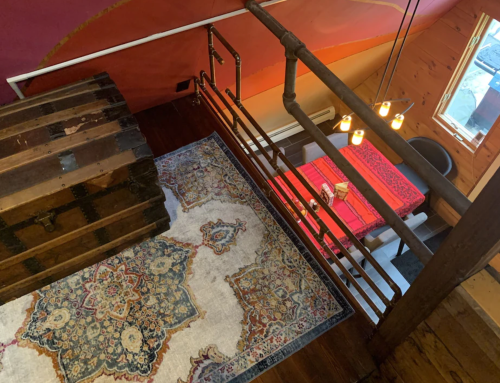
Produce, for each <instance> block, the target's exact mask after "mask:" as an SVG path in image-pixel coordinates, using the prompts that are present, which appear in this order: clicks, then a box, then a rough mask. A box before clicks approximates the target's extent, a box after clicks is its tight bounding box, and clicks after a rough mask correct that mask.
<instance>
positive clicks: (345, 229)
mask: <svg viewBox="0 0 500 383" xmlns="http://www.w3.org/2000/svg"><path fill="white" fill-rule="evenodd" d="M226 93H227V94H228V95H229V97H230V98H231V99H232V100H233V101H234V102H235V104H236V106H237V107H238V108H239V109H240V111H241V112H242V114H243V115H244V116H245V117H246V118H247V119H248V121H250V123H251V124H252V126H253V127H254V128H255V129H256V130H257V132H258V133H259V134H260V135H261V137H263V138H264V140H265V141H266V142H267V144H268V145H269V147H270V148H271V149H272V150H273V152H274V153H277V154H278V156H279V158H280V159H281V160H282V161H283V163H284V164H285V165H286V166H287V167H288V169H290V171H291V172H292V174H293V175H294V176H295V177H296V178H297V179H298V180H299V181H300V182H301V183H302V185H303V186H304V187H305V188H306V189H307V191H308V192H309V193H310V194H311V196H312V197H314V199H315V200H316V201H317V202H318V203H319V205H320V206H321V207H322V208H323V210H324V211H325V212H326V213H327V214H328V216H329V217H330V218H331V219H332V220H333V221H334V222H335V224H337V225H338V226H339V228H340V230H342V232H344V233H345V234H346V235H347V237H348V238H349V240H350V241H351V243H352V244H353V245H354V246H355V247H356V248H357V249H358V250H359V251H360V252H361V254H363V256H364V257H365V258H366V259H367V260H368V261H369V262H370V264H371V265H372V266H373V268H374V269H375V270H376V271H377V272H378V273H379V274H380V275H381V276H382V278H383V279H384V280H385V281H386V282H387V284H388V285H389V287H390V288H391V289H392V290H393V291H394V296H393V298H392V302H395V301H397V300H398V299H399V298H400V297H401V289H400V288H399V286H398V285H397V284H396V283H394V282H393V281H392V279H391V278H390V277H389V275H388V274H387V273H386V271H385V270H384V269H383V268H382V267H381V266H380V264H379V263H378V262H377V261H376V260H375V258H374V257H373V256H372V255H371V253H370V252H369V251H368V250H367V249H366V247H364V246H363V244H362V243H361V242H360V240H359V239H358V238H357V237H356V236H355V235H354V234H353V233H352V232H351V230H349V228H348V227H347V226H346V224H345V223H344V221H342V220H341V219H340V218H339V217H338V216H337V214H335V213H334V212H333V210H332V209H331V208H330V207H329V206H328V204H327V203H326V202H325V201H323V199H322V198H321V196H320V195H319V194H318V193H317V191H316V190H315V189H314V188H313V187H312V186H311V185H310V184H309V182H307V180H306V179H305V178H304V176H303V175H302V174H301V173H300V172H299V171H298V170H297V169H296V168H295V166H293V164H292V163H291V162H290V160H289V159H288V158H287V157H286V156H285V155H284V154H283V153H282V152H281V151H280V150H279V147H278V146H277V145H276V144H275V143H274V142H273V141H272V140H271V138H270V137H269V136H268V135H267V134H266V132H265V131H264V129H262V127H261V126H260V125H259V123H258V122H257V121H256V120H255V119H254V118H253V116H252V115H251V114H250V113H249V112H248V110H247V109H246V108H245V107H244V106H243V104H242V103H241V102H236V101H235V98H234V96H233V95H232V93H231V91H230V90H229V89H227V90H226Z"/></svg>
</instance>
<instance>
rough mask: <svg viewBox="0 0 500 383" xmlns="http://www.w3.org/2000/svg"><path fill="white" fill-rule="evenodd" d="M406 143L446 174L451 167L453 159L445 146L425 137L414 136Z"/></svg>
mask: <svg viewBox="0 0 500 383" xmlns="http://www.w3.org/2000/svg"><path fill="white" fill-rule="evenodd" d="M408 143H409V144H410V145H411V146H413V147H414V148H415V150H416V151H417V152H419V153H420V154H421V155H422V156H423V157H424V158H425V159H426V160H427V161H429V163H430V164H431V165H432V166H434V167H435V168H436V169H437V170H439V171H440V172H441V174H442V175H443V176H445V177H446V176H447V175H448V173H449V172H450V171H451V168H452V167H453V160H452V159H451V156H450V155H449V154H448V152H447V151H446V149H445V148H443V147H442V146H441V145H439V144H438V143H437V142H436V141H434V140H431V139H430V138H427V137H414V138H410V139H409V140H408Z"/></svg>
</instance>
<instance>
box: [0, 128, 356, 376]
mask: <svg viewBox="0 0 500 383" xmlns="http://www.w3.org/2000/svg"><path fill="white" fill-rule="evenodd" d="M156 164H157V167H158V170H159V173H160V180H161V182H162V185H163V187H164V191H165V193H166V195H167V208H168V210H169V213H170V215H171V217H172V228H171V230H169V231H168V232H165V233H163V235H160V236H158V237H155V238H153V239H151V240H148V241H145V242H143V243H141V244H139V245H137V246H135V247H133V248H130V249H128V250H126V251H124V252H122V253H120V254H118V255H116V256H114V257H111V258H109V259H107V260H106V261H103V262H100V263H98V264H96V265H94V266H91V267H88V268H86V269H84V270H82V271H80V272H78V273H75V274H73V275H71V276H70V277H68V278H65V279H62V280H60V281H58V282H56V283H53V284H52V285H50V286H47V287H45V288H43V289H41V290H38V291H36V292H34V293H33V294H30V295H26V296H24V297H22V298H19V299H17V300H15V301H13V302H10V303H8V304H6V305H4V306H2V307H0V381H1V382H2V383H8V382H15V383H18V382H43V383H47V382H54V383H55V382H68V383H69V382H75V383H76V382H96V383H97V382H99V383H104V382H115V381H116V380H120V379H124V380H128V381H140V382H162V383H183V382H190V383H194V382H200V383H201V382H216V383H219V382H221V383H222V382H229V381H231V382H239V383H242V382H249V381H250V380H252V379H253V378H255V377H256V376H257V375H259V374H260V373H262V372H263V371H265V370H267V369H268V368H270V367H272V366H273V365H275V364H276V363H278V362H280V361H281V360H283V359H284V358H286V357H287V356H289V355H291V354H292V353H293V352H295V351H297V350H299V349H300V348H302V347H303V346H304V345H305V344H307V343H308V342H310V341H311V340H313V339H314V338H316V337H317V336H319V335H320V334H321V333H323V332H324V331H326V330H328V329H330V328H331V327H333V326H334V325H335V324H337V323H339V322H340V321H341V320H343V319H345V318H347V317H348V316H350V315H351V314H352V312H353V311H352V309H351V307H350V306H349V305H348V304H347V302H346V300H345V299H344V297H343V296H342V295H341V294H340V293H339V292H338V291H337V289H336V288H335V286H334V285H333V283H332V282H331V281H330V280H329V279H328V277H327V276H326V275H325V274H324V272H323V271H322V270H321V268H320V267H319V266H318V264H317V263H316V262H315V261H314V260H313V259H312V257H311V255H310V254H309V253H308V252H307V250H306V249H305V248H304V246H303V245H302V244H301V242H300V241H299V240H298V238H297V237H296V236H295V234H294V233H293V232H292V231H291V230H290V228H289V227H288V226H287V224H286V223H285V221H284V220H283V219H282V217H281V216H280V215H279V214H278V213H277V211H276V210H275V209H274V208H273V207H272V205H270V203H269V202H268V200H267V199H266V198H265V197H264V195H263V194H262V193H261V192H260V190H259V189H258V188H257V187H256V185H255V184H254V182H253V181H252V180H251V178H250V177H249V176H248V174H247V173H246V172H245V171H244V169H243V168H242V166H241V165H240V164H239V163H238V161H237V160H236V159H235V157H234V156H233V154H232V153H231V152H230V151H229V149H228V148H227V146H226V145H225V144H224V143H223V142H222V140H221V139H220V138H219V136H218V135H216V134H213V135H212V136H210V137H209V138H207V139H204V140H202V141H199V142H197V143H195V144H192V145H190V146H188V147H184V148H182V149H180V150H178V151H176V152H174V153H169V154H167V155H165V156H163V157H161V158H158V159H157V161H156Z"/></svg>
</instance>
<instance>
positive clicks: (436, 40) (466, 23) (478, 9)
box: [339, 0, 500, 225]
mask: <svg viewBox="0 0 500 383" xmlns="http://www.w3.org/2000/svg"><path fill="white" fill-rule="evenodd" d="M491 3H495V4H491ZM499 3H500V2H491V1H487V0H462V1H461V2H460V3H458V4H457V5H456V6H455V7H454V8H452V9H451V10H450V11H449V12H448V13H446V14H445V15H444V16H443V17H442V18H441V19H439V20H438V21H437V22H436V23H434V24H433V25H432V26H431V27H430V28H428V29H427V30H426V31H424V32H423V33H422V34H421V35H420V36H418V37H417V38H416V39H415V40H414V41H412V42H411V43H408V44H407V45H406V46H405V48H404V51H403V54H402V56H401V59H400V62H399V65H398V68H397V71H396V73H395V75H394V78H393V81H392V83H391V87H390V89H389V92H388V94H387V98H411V100H412V101H413V102H415V105H414V107H413V108H412V109H411V110H410V111H409V112H408V113H407V114H406V116H405V123H404V124H403V127H402V128H401V130H400V131H399V133H400V134H401V136H403V137H404V138H405V139H409V138H412V137H416V136H423V137H429V138H431V139H433V140H435V141H437V142H439V143H440V144H441V145H443V146H444V147H445V148H446V149H447V150H448V152H449V153H450V155H451V157H452V158H453V161H454V162H455V166H456V170H455V173H456V177H455V179H454V181H453V182H454V183H455V185H456V186H457V187H458V188H459V189H460V190H461V191H462V192H463V193H464V194H465V195H468V194H469V193H470V192H471V191H472V189H473V188H474V186H475V185H476V183H477V182H478V181H479V179H480V178H481V177H482V176H483V174H484V173H485V171H486V170H487V169H488V167H489V166H490V165H491V163H492V162H493V161H494V160H495V158H496V157H497V156H498V154H499V152H500V124H496V125H495V126H493V127H492V129H491V130H490V133H489V134H488V135H487V136H486V138H485V139H484V141H483V143H482V144H481V146H480V147H479V148H478V149H476V151H473V150H472V149H470V148H469V147H468V146H467V145H465V144H463V143H461V142H460V141H458V140H457V139H456V138H454V137H453V136H452V135H451V134H450V133H449V131H447V130H446V129H445V128H443V127H442V126H441V125H440V124H439V123H438V122H437V121H436V120H435V119H434V118H433V116H434V113H435V111H436V110H437V108H438V106H439V103H440V100H441V98H442V96H443V94H444V93H445V91H446V88H447V86H448V84H449V83H450V80H451V78H452V76H453V74H454V72H455V70H456V68H457V66H458V64H459V62H460V59H461V57H462V55H463V52H464V51H465V49H466V47H467V44H468V43H469V40H470V38H471V37H472V34H473V32H474V29H475V27H476V24H477V21H478V19H479V16H480V15H481V14H482V12H485V13H487V14H489V15H490V16H491V17H494V18H496V19H499V20H500V5H499ZM390 69H392V68H390ZM383 70H384V68H380V69H379V70H378V71H377V72H375V73H374V74H373V75H372V76H370V77H369V78H368V79H367V80H366V81H365V82H363V83H362V84H361V85H359V86H358V87H356V88H355V89H354V91H355V93H356V94H358V95H359V96H360V97H361V98H362V99H363V100H364V101H366V102H367V103H369V102H373V100H374V98H375V94H376V92H377V88H378V86H379V84H380V80H381V77H382V73H383ZM387 77H388V76H387ZM387 77H386V80H385V84H384V87H385V85H386V84H387ZM383 93H384V92H382V94H383ZM379 99H380V98H379ZM340 104H341V103H340ZM408 105H409V103H397V104H393V110H392V111H391V114H392V113H397V112H400V111H402V110H404V109H406V108H407V107H408ZM339 111H340V113H341V114H347V113H349V112H350V110H349V109H347V108H346V107H345V105H343V104H341V107H340V108H339ZM354 127H364V125H363V124H362V123H360V122H359V120H357V121H356V119H355V122H354ZM366 137H367V138H368V139H369V140H371V141H372V142H373V143H374V145H375V146H376V147H377V148H378V149H379V150H381V151H383V153H384V154H386V155H387V157H388V158H389V159H390V160H391V161H393V162H394V163H397V162H400V161H401V159H400V158H399V157H398V156H397V155H395V153H394V152H393V151H392V150H390V149H389V148H388V147H387V145H386V144H385V143H384V142H383V141H382V140H381V139H380V138H378V136H376V134H375V133H373V132H371V131H368V132H367V133H366ZM431 201H432V204H433V206H434V208H435V210H436V211H437V212H438V213H439V214H440V215H441V216H442V217H443V218H444V219H445V220H446V221H447V222H448V223H450V224H451V225H454V224H456V222H457V221H458V219H459V218H460V217H459V215H458V214H457V213H456V212H455V211H454V210H453V209H451V207H449V206H448V204H447V203H446V202H444V201H442V200H441V199H439V198H435V197H433V198H432V200H431Z"/></svg>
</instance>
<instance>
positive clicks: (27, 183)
mask: <svg viewBox="0 0 500 383" xmlns="http://www.w3.org/2000/svg"><path fill="white" fill-rule="evenodd" d="M164 200H165V196H164V194H163V192H162V190H161V187H160V186H159V183H158V174H157V170H156V167H155V165H154V161H153V154H152V152H151V150H150V149H149V147H148V145H147V144H146V142H145V140H144V138H143V136H142V134H141V132H140V131H139V127H138V125H137V122H136V120H135V118H134V117H133V116H132V115H131V113H130V111H129V109H128V107H127V104H126V102H125V100H124V98H123V97H122V95H121V94H120V92H119V91H118V89H117V88H116V86H115V84H114V82H113V81H112V80H111V79H110V78H109V76H108V75H107V74H100V75H97V76H94V77H92V78H89V79H86V80H83V81H80V82H78V83H76V84H71V85H69V86H64V87H61V88H58V89H55V90H52V91H50V92H46V93H43V94H40V95H36V96H33V97H30V98H27V99H24V100H20V101H18V102H15V103H13V104H11V105H6V106H3V107H0V304H2V303H4V302H6V301H8V300H11V299H13V298H16V297H19V296H22V295H24V294H26V293H29V292H30V291H33V290H35V289H37V288H40V287H43V286H45V285H47V284H50V283H52V282H54V281H56V280H57V279H60V278H62V277H65V276H67V275H69V274H71V273H73V272H75V271H78V270H81V269H82V268H84V267H86V266H89V265H91V264H93V263H95V262H98V261H100V260H102V259H105V258H106V257H109V256H111V255H113V254H116V253H117V252H119V251H120V250H122V249H124V248H126V247H128V246H131V245H133V244H135V243H137V242H139V241H141V240H144V239H146V238H148V237H151V236H153V235H156V234H159V233H161V232H163V231H165V230H168V228H169V221H170V219H169V217H168V213H167V211H166V210H165V207H164V203H163V202H164Z"/></svg>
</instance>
